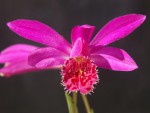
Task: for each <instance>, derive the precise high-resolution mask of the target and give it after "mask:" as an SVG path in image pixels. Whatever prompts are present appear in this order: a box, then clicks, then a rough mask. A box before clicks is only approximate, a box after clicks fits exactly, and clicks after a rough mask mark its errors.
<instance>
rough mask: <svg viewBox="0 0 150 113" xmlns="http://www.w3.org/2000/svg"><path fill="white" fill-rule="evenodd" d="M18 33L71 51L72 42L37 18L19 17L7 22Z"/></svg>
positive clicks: (67, 51)
mask: <svg viewBox="0 0 150 113" xmlns="http://www.w3.org/2000/svg"><path fill="white" fill-rule="evenodd" d="M7 25H8V27H9V28H10V29H11V30H12V31H14V32H15V33H17V34H18V35H20V36H22V37H24V38H26V39H29V40H33V41H35V42H38V43H41V44H45V45H48V46H50V47H53V48H57V49H59V50H61V51H64V52H66V53H69V51H70V48H71V46H70V44H69V43H68V42H67V41H66V40H65V39H64V38H63V37H62V36H61V35H59V34H58V33H57V32H56V31H55V30H53V29H52V28H50V27H49V26H47V25H45V24H43V23H41V22H38V21H36V20H25V19H18V20H14V21H12V22H8V23H7Z"/></svg>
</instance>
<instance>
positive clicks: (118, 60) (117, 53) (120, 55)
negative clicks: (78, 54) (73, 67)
mask: <svg viewBox="0 0 150 113" xmlns="http://www.w3.org/2000/svg"><path fill="white" fill-rule="evenodd" d="M91 57H92V59H93V60H94V61H95V64H96V65H97V66H99V67H100V68H106V69H110V70H115V71H132V70H135V69H137V68H138V66H137V64H136V63H135V62H134V60H133V59H132V58H131V57H130V56H129V55H128V53H127V52H125V51H124V50H122V49H119V48H114V47H103V48H101V47H100V49H99V50H98V49H97V51H96V52H94V53H92V55H91Z"/></svg>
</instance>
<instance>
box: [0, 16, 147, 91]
mask: <svg viewBox="0 0 150 113" xmlns="http://www.w3.org/2000/svg"><path fill="white" fill-rule="evenodd" d="M145 18H146V16H145V15H141V14H128V15H124V16H120V17H118V18H115V19H113V20H111V21H110V22H108V23H107V24H106V25H105V26H104V27H103V28H102V29H101V30H100V31H99V32H98V33H97V34H96V35H95V37H94V38H93V39H92V40H91V37H92V35H93V32H94V29H95V27H94V26H91V25H87V24H86V25H81V26H75V27H74V28H73V29H72V32H71V42H72V44H69V43H68V42H67V41H66V40H65V39H64V38H63V37H62V36H61V35H60V34H58V33H57V32H56V31H55V30H53V29H52V28H50V27H49V26H47V25H45V24H43V23H41V22H39V21H36V20H26V19H18V20H14V21H11V22H8V23H7V25H8V27H9V28H10V29H11V30H12V31H13V32H15V33H17V34H18V35H20V36H22V37H24V38H26V39H29V40H32V41H35V42H38V43H41V44H44V45H45V47H42V48H37V47H33V48H32V47H31V49H30V46H27V48H29V51H27V52H25V51H24V49H23V50H22V48H23V46H26V45H19V46H18V47H16V50H15V49H14V48H13V49H10V50H9V51H10V54H8V55H9V56H8V61H7V60H6V61H5V60H4V59H5V58H4V57H3V52H2V54H1V56H0V59H2V60H4V61H3V62H2V63H5V62H6V64H7V62H8V63H9V64H10V66H9V64H8V66H7V65H6V66H4V67H3V68H2V69H1V70H0V73H3V75H4V76H5V74H6V76H7V74H8V75H9V76H11V74H18V72H22V73H24V72H26V71H29V70H31V71H35V70H43V69H58V68H60V69H61V75H62V84H63V86H64V87H65V90H66V91H67V92H77V91H79V92H80V93H82V94H89V93H90V92H92V90H93V88H94V85H95V84H96V83H97V82H98V81H99V78H98V71H97V67H99V68H105V69H109V70H114V71H132V70H135V69H137V68H138V66H137V64H136V63H135V62H134V60H133V59H132V58H131V57H130V56H129V54H128V53H127V52H125V51H124V50H123V49H119V48H115V47H111V46H108V45H109V44H110V43H112V42H115V41H117V40H119V39H121V38H124V37H126V36H127V35H129V34H130V33H131V32H133V31H134V30H135V29H136V28H137V27H139V26H140V25H141V24H142V23H143V22H144V20H145ZM20 48H21V49H20ZM8 49H9V48H8ZM18 49H19V50H18ZM16 51H17V52H16ZM29 52H30V53H29ZM20 55H22V56H20ZM6 56H7V54H6ZM11 56H13V57H11ZM27 56H28V59H27ZM10 57H11V58H10ZM18 57H19V59H20V61H19V60H17V59H18ZM22 58H24V59H22ZM9 60H10V61H9ZM18 62H20V66H21V68H22V69H21V71H20V70H19V69H18V68H16V67H18V66H19V64H16V63H18ZM24 62H25V63H24ZM27 62H28V64H27ZM29 65H30V67H29ZM23 68H24V69H23ZM3 70H6V71H3ZM11 70H15V71H14V72H12V73H11Z"/></svg>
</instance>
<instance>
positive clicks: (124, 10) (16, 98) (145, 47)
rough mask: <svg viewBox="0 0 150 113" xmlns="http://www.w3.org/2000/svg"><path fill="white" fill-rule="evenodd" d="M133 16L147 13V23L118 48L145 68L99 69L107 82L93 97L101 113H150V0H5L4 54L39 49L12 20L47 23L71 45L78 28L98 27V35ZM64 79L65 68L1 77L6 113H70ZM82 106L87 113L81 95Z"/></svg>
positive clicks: (0, 104) (0, 21) (1, 8)
mask: <svg viewBox="0 0 150 113" xmlns="http://www.w3.org/2000/svg"><path fill="white" fill-rule="evenodd" d="M128 13H141V14H145V15H147V19H146V21H145V22H144V24H142V26H140V27H139V28H138V29H137V30H136V31H134V32H133V33H132V34H131V35H129V36H128V37H126V38H124V39H122V40H120V41H118V42H115V43H113V44H112V45H113V46H115V47H119V48H123V49H124V50H126V51H127V52H128V53H129V54H130V55H131V56H132V57H133V59H134V60H135V61H136V63H137V64H138V66H139V69H137V70H135V71H132V72H115V71H109V70H104V69H99V76H100V79H101V80H100V82H99V84H98V85H97V86H96V89H95V90H94V93H93V94H92V95H88V98H89V101H90V104H91V106H92V107H93V108H94V110H95V113H150V72H149V63H150V61H149V55H150V53H149V51H150V45H149V43H150V32H149V30H150V18H149V17H150V1H149V0H1V1H0V50H3V49H4V48H6V47H7V46H10V45H11V44H16V43H27V44H34V45H38V44H37V43H34V42H31V41H28V40H26V39H23V38H20V37H19V36H18V35H16V34H15V33H13V32H11V31H10V30H9V29H8V28H7V26H6V22H8V21H11V20H14V19H19V18H25V19H35V20H39V21H42V22H44V23H46V24H48V25H49V26H51V27H52V28H54V29H55V30H56V31H58V32H59V33H60V34H62V35H63V36H64V37H65V38H66V39H67V40H68V41H70V32H71V29H72V27H73V26H75V25H82V24H91V25H94V26H96V31H95V33H96V32H97V31H98V30H99V29H100V28H101V27H102V26H103V25H104V24H106V23H107V22H108V21H109V20H111V19H112V18H115V17H117V16H120V15H124V14H128ZM60 81H61V76H60V71H59V70H48V71H43V72H34V73H28V74H22V75H18V76H14V77H11V78H0V113H67V112H68V111H67V106H66V101H65V98H64V89H63V87H62V86H61V85H60ZM79 96H80V95H79ZM78 107H79V110H80V113H84V112H85V110H84V106H83V104H82V101H81V98H80V97H79V104H78Z"/></svg>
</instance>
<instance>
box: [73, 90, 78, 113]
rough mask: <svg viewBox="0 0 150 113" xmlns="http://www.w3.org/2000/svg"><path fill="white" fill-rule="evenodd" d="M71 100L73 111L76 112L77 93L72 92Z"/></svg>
mask: <svg viewBox="0 0 150 113" xmlns="http://www.w3.org/2000/svg"><path fill="white" fill-rule="evenodd" d="M73 102H74V107H73V108H74V110H73V111H74V113H78V107H77V93H76V92H73Z"/></svg>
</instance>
